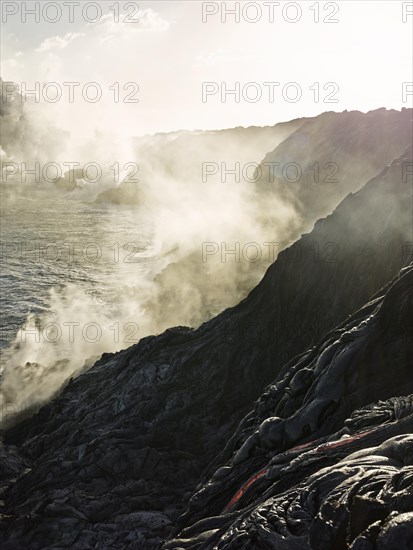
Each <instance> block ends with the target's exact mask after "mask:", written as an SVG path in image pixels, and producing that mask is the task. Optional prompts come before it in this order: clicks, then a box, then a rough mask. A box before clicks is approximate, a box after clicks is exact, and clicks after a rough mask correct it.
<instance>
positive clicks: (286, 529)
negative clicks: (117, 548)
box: [165, 264, 413, 550]
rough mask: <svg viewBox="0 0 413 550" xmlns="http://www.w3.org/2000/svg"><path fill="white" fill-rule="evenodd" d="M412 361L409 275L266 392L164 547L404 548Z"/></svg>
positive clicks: (408, 526)
mask: <svg viewBox="0 0 413 550" xmlns="http://www.w3.org/2000/svg"><path fill="white" fill-rule="evenodd" d="M412 356H413V264H411V265H410V267H407V268H405V269H403V270H402V271H401V273H400V275H399V276H398V277H397V278H396V279H395V280H394V281H393V282H392V283H391V284H390V285H388V286H387V287H386V288H385V289H384V290H383V292H380V293H379V295H378V296H376V297H374V299H372V300H371V301H370V302H369V303H368V304H366V306H364V307H363V308H361V309H360V310H359V311H357V312H356V313H355V314H354V315H353V316H351V317H350V318H349V319H348V321H346V323H345V324H344V325H342V326H340V327H338V328H337V329H336V330H334V331H333V332H332V333H330V334H329V335H327V337H326V338H324V339H323V340H322V341H321V342H320V343H319V344H317V346H315V347H314V348H313V349H311V350H309V351H308V352H306V353H304V354H303V355H302V356H300V357H298V358H296V359H295V360H294V361H293V362H292V363H290V365H289V367H288V370H287V371H286V373H285V375H284V376H283V377H282V378H280V379H279V381H278V382H277V383H275V384H273V385H270V386H269V387H268V388H267V389H266V391H265V392H264V394H263V395H262V396H261V397H260V399H259V400H258V401H257V403H256V405H255V407H254V409H253V410H252V411H251V412H250V413H249V414H248V415H247V416H246V417H245V418H244V419H243V421H242V422H241V424H240V426H239V428H238V430H237V431H236V433H235V434H234V436H233V437H232V438H231V440H230V441H229V443H228V444H227V446H226V449H225V450H224V451H223V452H222V453H221V455H220V456H219V458H218V459H217V460H216V461H214V468H216V470H215V472H214V474H213V475H212V477H210V479H209V480H208V481H207V482H206V481H204V482H203V483H202V484H201V485H200V486H199V488H198V491H197V493H196V494H195V495H194V496H193V497H192V499H191V501H190V503H189V506H188V512H187V513H186V514H185V516H184V517H183V518H182V519H181V521H180V524H181V525H188V524H190V525H191V524H192V525H191V527H187V528H186V529H184V530H183V531H182V533H181V534H180V535H179V536H178V538H177V539H175V540H172V541H170V542H169V543H168V544H166V545H165V547H166V548H201V547H202V548H205V549H207V548H210V549H212V548H225V549H229V548H231V549H232V548H234V549H235V548H237V549H238V548H274V549H275V548H286V549H287V548H303V549H304V548H306V549H308V548H314V549H326V550H327V549H333V548H334V549H336V548H347V547H348V546H349V545H352V546H351V547H352V548H359V549H361V548H392V547H391V546H386V545H385V544H384V541H387V542H386V544H388V543H389V540H391V539H392V540H394V546H393V547H394V548H408V547H409V546H408V543H409V542H411V541H413V524H412V519H413V475H412V474H413V468H412V467H413V434H410V435H408V434H409V432H412V430H413V395H412V394H411V392H413V376H412V373H413V372H412V371H413V364H412ZM405 394H407V395H406V396H405V397H403V395H405ZM392 396H397V397H392ZM383 400H384V401H383ZM368 403H376V404H374V405H368V406H367V404H368ZM363 406H364V407H365V408H361V409H360V407H363ZM353 411H354V412H353ZM346 418H347V419H346ZM376 522H377V524H376ZM373 524H374V525H373ZM201 540H202V541H203V544H202V546H201V545H200V544H199V543H200V541H201ZM367 541H369V543H370V544H371V545H370V546H368V542H367ZM396 542H397V545H396Z"/></svg>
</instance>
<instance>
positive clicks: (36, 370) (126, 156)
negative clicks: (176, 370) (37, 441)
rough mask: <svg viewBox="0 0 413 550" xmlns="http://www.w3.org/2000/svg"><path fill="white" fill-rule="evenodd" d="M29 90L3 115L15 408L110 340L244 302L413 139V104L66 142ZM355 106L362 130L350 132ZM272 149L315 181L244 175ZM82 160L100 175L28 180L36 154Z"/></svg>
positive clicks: (7, 382)
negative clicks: (281, 257) (324, 170)
mask: <svg viewBox="0 0 413 550" xmlns="http://www.w3.org/2000/svg"><path fill="white" fill-rule="evenodd" d="M18 99H19V96H18V94H16V96H15V97H13V101H12V102H11V103H6V107H4V106H3V107H2V113H1V115H2V119H3V120H5V122H6V125H5V128H6V134H7V136H8V138H9V139H6V140H5V141H4V144H2V145H3V149H2V157H3V159H6V161H7V162H9V163H10V162H11V163H15V166H14V168H15V167H16V166H17V168H18V170H16V172H15V173H13V174H11V175H10V174H8V175H7V177H6V178H5V180H4V179H3V180H2V182H3V183H2V185H1V192H2V218H3V219H2V257H1V260H2V264H3V265H4V269H3V271H4V275H3V277H2V295H3V304H2V312H3V316H2V323H3V328H2V335H1V347H2V384H1V402H2V403H4V404H10V405H11V407H12V408H13V407H15V408H16V412H17V411H18V410H20V409H24V408H26V407H32V406H34V405H35V404H39V403H42V402H44V401H45V400H47V399H50V398H51V397H52V396H53V395H55V394H56V392H57V391H59V389H61V387H62V385H63V384H64V383H65V382H66V381H67V380H68V379H70V377H71V376H74V375H76V374H78V373H79V372H81V371H82V370H83V369H85V368H87V367H89V366H91V365H93V363H94V361H95V360H96V359H98V358H99V357H100V356H101V354H102V353H104V352H116V351H118V350H120V349H123V348H127V347H129V346H130V345H132V344H133V343H136V342H137V341H139V339H140V338H142V337H144V336H147V335H151V334H158V333H160V332H162V331H164V330H165V329H167V328H169V327H172V326H177V325H184V326H189V327H194V328H196V327H198V326H199V325H200V324H201V323H203V322H204V321H206V320H208V319H210V318H212V317H213V316H214V315H216V314H218V313H220V312H221V311H222V310H224V309H225V308H227V307H230V306H233V305H235V304H237V303H238V302H239V301H240V300H242V299H243V298H244V297H245V296H246V295H247V294H248V292H249V291H250V290H251V289H252V288H253V287H254V286H255V285H256V284H257V283H258V282H259V281H260V279H261V278H262V276H263V274H264V273H265V270H266V268H267V267H268V266H269V265H270V264H271V263H272V262H273V261H274V260H275V258H276V256H277V254H278V253H279V252H280V251H281V250H282V249H284V248H285V247H286V246H288V244H290V243H291V242H293V241H294V240H295V239H296V238H297V237H299V236H300V233H302V232H303V231H307V230H309V229H311V226H312V223H314V221H316V219H318V218H319V217H321V216H324V215H327V214H328V213H329V212H330V211H331V209H332V208H334V206H336V205H337V204H338V202H339V201H340V200H341V198H343V197H344V196H345V195H346V194H347V193H348V192H350V191H355V190H357V189H359V188H360V187H361V186H362V185H363V183H364V182H365V181H367V180H368V179H369V178H370V177H373V176H374V175H376V173H377V170H379V167H381V166H384V165H385V164H384V165H383V162H384V163H385V161H384V158H385V157H386V158H387V162H391V161H392V160H393V159H394V158H395V157H396V156H399V154H400V151H401V150H403V149H404V148H405V147H406V145H408V144H409V143H410V141H409V140H410V134H409V132H410V126H409V120H410V118H411V112H408V111H407V110H405V111H404V112H397V111H386V110H379V111H377V112H375V114H374V113H373V114H366V115H365V114H363V113H360V112H353V113H352V114H351V117H350V114H349V113H341V114H340V113H331V114H327V115H320V117H316V118H313V119H299V120H293V121H290V122H288V123H281V124H277V125H275V126H272V127H262V128H257V127H250V128H234V129H230V130H221V131H217V132H186V131H180V132H172V133H171V134H157V135H154V136H144V137H141V138H135V139H126V138H121V137H118V136H116V135H111V136H107V135H102V134H96V135H95V139H94V140H92V141H88V140H86V141H82V140H81V139H75V138H74V139H72V140H68V139H67V136H66V137H65V135H64V133H62V132H59V131H56V140H53V139H51V140H38V141H36V142H35V143H34V144H33V148H30V146H29V144H28V142H30V136H31V135H32V133H33V132H36V128H37V125H38V124H41V121H42V120H43V123H42V131H44V128H43V126H44V124H45V123H46V122H47V123H48V122H49V120H48V119H47V116H46V115H47V113H42V115H44V118H43V119H42V117H40V118H39V113H38V112H37V114H36V116H34V114H33V112H32V107H33V106H32V105H30V103H25V104H23V105H22V104H21V103H20V102H19V101H18ZM35 107H36V109H35V110H36V111H37V109H38V108H39V106H35ZM371 116H373V117H374V119H375V120H376V122H377V128H378V132H381V133H380V135H381V136H382V141H383V145H382V148H381V149H380V151H379V152H378V153H376V149H375V148H374V147H372V148H371V149H369V151H368V152H367V153H368V156H369V159H370V160H369V159H364V158H363V159H362V162H360V163H359V162H356V163H354V154H355V153H354V150H357V147H358V145H357V140H360V141H361V142H365V141H366V138H367V137H368V136H369V135H370V129H369V125H368V124H364V125H360V124H359V123H358V121H359V120H362V119H363V120H364V118H366V117H371ZM349 117H350V119H349ZM388 118H389V119H391V120H392V121H393V120H394V121H395V123H394V124H388V123H387V119H388ZM353 119H354V120H353ZM343 120H347V121H348V120H350V122H349V123H348V124H349V126H350V129H351V131H352V132H353V133H354V139H352V140H347V141H346V140H344V141H341V136H342V134H341V133H340V131H339V129H340V125H341V124H342V121H343ZM51 123H53V121H51ZM22 128H23V131H22ZM386 128H390V130H389V131H387V133H386V134H385V137H384V134H383V132H384V130H385V129H386ZM50 131H51V132H52V133H53V132H54V130H53V125H52V126H50ZM40 133H41V132H40ZM318 133H320V136H321V138H320V139H318V140H315V139H314V136H316V135H318ZM289 136H293V139H292V141H291V140H290V141H289ZM333 138H334V140H335V141H336V142H335V141H334V140H333ZM303 139H305V140H307V141H306V143H307V146H306V147H303V146H302V141H303ZM323 140H324V141H323ZM332 140H333V142H334V148H333V152H334V154H333V155H332V153H331V151H330V149H329V144H331V143H332ZM51 144H52V145H51ZM285 144H287V145H285ZM310 144H312V147H313V148H312V149H311V148H309V145H310ZM59 147H60V150H59ZM285 149H286V150H285ZM392 149H394V150H392ZM337 151H339V152H340V155H339V154H338V153H337ZM271 152H272V153H271ZM267 154H269V156H270V160H274V159H275V160H281V161H282V165H283V164H284V163H285V162H287V161H288V162H290V161H292V162H293V163H295V164H297V162H300V163H301V164H300V165H299V166H300V169H301V168H302V170H303V178H302V180H301V181H300V182H299V183H298V184H296V185H295V187H294V186H292V185H291V184H290V183H289V182H286V181H285V180H284V181H283V180H282V179H280V177H279V174H277V173H276V174H275V176H276V177H275V181H274V182H272V183H271V184H269V182H268V178H267V181H265V177H264V178H263V181H259V182H252V181H251V175H252V172H251V170H250V171H249V173H248V174H249V177H245V172H244V173H243V174H242V175H241V177H237V176H234V174H233V171H234V167H235V166H236V165H237V164H238V165H239V170H240V171H241V172H243V168H245V166H248V165H251V164H252V165H253V166H252V167H253V168H254V165H255V166H256V167H258V166H259V163H261V162H262V161H263V159H266V158H267ZM68 159H70V162H73V161H75V160H76V162H78V163H80V165H82V164H83V165H84V164H85V163H87V162H94V163H95V164H97V165H98V166H99V167H100V168H101V169H102V174H101V177H100V178H99V181H96V182H90V181H88V180H87V178H85V177H84V174H83V173H81V174H73V175H75V177H74V179H72V181H70V178H69V177H68V173H65V174H64V175H63V178H61V179H60V180H57V181H56V182H53V181H52V182H50V181H45V180H43V179H41V178H40V179H39V181H35V182H34V181H33V178H32V179H30V175H29V176H28V177H27V181H24V180H23V178H22V165H21V163H22V162H26V163H27V165H28V166H29V167H31V168H32V167H33V165H34V164H35V163H36V162H38V163H42V162H43V163H44V162H46V161H47V162H50V161H56V162H60V163H62V162H68ZM314 161H320V164H321V166H323V163H324V162H332V161H334V162H335V166H336V167H337V171H338V173H339V176H340V179H339V180H337V181H338V182H339V184H336V183H334V185H330V184H329V185H326V184H325V183H324V181H325V177H324V176H325V174H322V178H321V180H320V183H317V184H316V183H315V182H314V178H313V174H312V173H311V171H310V170H309V166H311V165H312V164H313V163H314ZM116 162H117V163H118V164H119V167H120V170H119V181H116V182H115V181H114V177H113V170H112V168H111V167H113V165H114V163H116ZM205 164H207V165H208V170H209V173H208V177H205V176H206V173H205ZM130 165H133V166H134V167H138V168H139V170H138V172H137V174H138V180H139V181H130V178H129V181H128V174H126V175H125V166H130ZM261 166H263V165H261ZM12 168H13V167H12ZM227 171H228V173H227ZM126 172H128V170H126ZM211 172H212V173H211ZM3 175H4V174H3ZM69 175H70V173H69ZM129 175H130V174H129ZM68 182H69V184H70V185H68ZM302 191H304V192H302ZM307 195H308V196H307ZM320 197H322V199H323V200H322V201H320Z"/></svg>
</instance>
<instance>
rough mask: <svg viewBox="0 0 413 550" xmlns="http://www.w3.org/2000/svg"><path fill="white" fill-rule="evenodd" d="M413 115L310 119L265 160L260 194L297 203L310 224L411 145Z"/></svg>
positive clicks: (331, 114)
mask: <svg viewBox="0 0 413 550" xmlns="http://www.w3.org/2000/svg"><path fill="white" fill-rule="evenodd" d="M412 116H413V110H412V109H402V110H401V111H395V110H393V109H390V110H387V109H384V108H383V109H376V110H374V111H369V112H368V113H362V112H360V111H344V112H342V113H335V112H326V113H322V114H321V115H319V116H317V117H314V118H310V119H307V120H305V121H304V123H303V124H302V125H301V126H300V127H299V128H297V130H296V131H295V132H294V133H292V134H291V135H290V136H289V137H288V138H287V139H285V140H284V141H283V142H282V143H280V145H278V147H276V148H275V149H274V150H273V151H271V152H269V153H268V154H267V156H266V157H265V158H264V160H263V161H262V162H261V165H260V169H261V173H262V178H261V179H260V181H259V182H258V183H259V184H260V192H263V191H264V192H265V191H267V192H270V193H271V192H276V194H277V195H281V196H283V197H284V198H285V199H287V200H289V201H292V202H293V203H294V204H295V207H296V208H297V210H298V211H300V213H301V215H302V217H303V220H304V227H308V226H311V224H312V223H313V220H314V219H317V218H319V217H322V216H325V215H327V214H328V213H329V212H330V211H331V209H332V205H337V204H338V203H339V201H340V200H342V199H343V198H344V197H345V196H346V195H347V194H348V193H349V192H354V191H358V190H359V189H360V188H361V187H362V185H363V184H364V182H366V181H368V180H369V179H370V178H372V177H373V176H375V175H376V174H377V173H378V172H380V171H381V170H382V169H383V167H384V166H385V165H386V164H389V163H391V162H392V160H393V159H394V158H397V157H398V156H399V155H400V152H401V151H403V150H404V148H405V147H407V146H409V145H410V144H411V140H412ZM294 165H295V167H294ZM314 215H315V218H314V217H313V216H314Z"/></svg>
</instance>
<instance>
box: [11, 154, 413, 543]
mask: <svg viewBox="0 0 413 550" xmlns="http://www.w3.org/2000/svg"><path fill="white" fill-rule="evenodd" d="M411 162H412V154H411V150H408V151H406V152H405V154H404V155H403V156H402V157H401V158H399V159H398V160H396V161H394V162H393V163H392V164H391V165H390V166H388V167H387V168H386V169H385V170H383V171H382V172H381V173H380V174H379V175H378V176H376V177H375V178H373V179H372V180H370V181H369V182H368V183H367V184H366V185H365V186H364V187H363V188H362V189H361V190H360V191H358V192H357V193H355V194H353V195H349V196H348V197H346V199H344V200H343V201H342V203H341V204H340V205H339V206H338V207H337V209H336V210H335V211H334V212H333V214H331V215H330V216H328V217H327V218H325V219H322V220H320V221H319V222H317V223H316V225H315V227H314V229H313V231H312V232H311V233H309V234H307V235H304V236H303V237H302V238H301V239H300V240H299V241H297V242H296V243H295V244H294V245H293V246H292V247H290V248H289V249H287V250H285V251H284V252H282V253H281V254H280V256H279V257H278V259H277V261H276V262H275V263H274V264H273V265H272V266H271V267H270V268H269V270H268V271H267V273H266V275H265V277H264V278H263V280H262V281H261V283H260V284H259V285H258V286H257V287H256V288H255V289H254V290H253V291H252V292H251V293H250V294H249V296H248V297H247V298H246V299H245V300H243V301H242V302H241V303H240V304H239V305H238V306H236V307H234V308H231V309H228V310H226V311H224V312H223V313H222V314H221V315H219V316H218V317H216V318H214V319H213V320H211V321H210V322H208V323H205V324H204V325H202V326H201V327H200V328H199V329H198V330H191V329H188V328H184V327H177V328H174V329H170V330H168V331H166V332H165V333H163V334H162V335H160V336H158V337H148V338H145V339H143V340H142V341H141V342H140V343H139V344H137V345H136V346H133V347H131V348H129V349H127V350H125V351H122V352H120V353H118V354H115V355H104V356H103V357H102V359H101V360H100V361H98V363H96V365H95V366H94V367H93V368H92V369H91V370H89V371H88V372H87V373H85V374H83V375H81V376H79V377H78V378H77V379H76V380H73V381H71V382H70V383H69V384H68V385H67V387H66V388H65V389H64V390H63V392H62V393H61V394H60V395H59V396H58V397H57V398H56V399H55V400H54V401H52V402H51V403H49V404H48V405H46V406H44V407H43V408H42V409H41V410H40V411H39V412H38V413H37V414H36V415H35V416H34V417H32V418H30V419H28V420H26V421H24V422H22V423H21V424H19V425H17V426H15V427H14V428H11V429H10V430H8V431H7V432H6V434H5V439H4V442H5V446H3V447H2V452H1V463H2V464H3V472H2V480H3V481H2V483H3V487H4V492H5V500H6V508H5V514H4V516H3V520H2V527H3V529H4V532H5V537H4V539H5V540H4V544H3V548H5V549H6V550H7V549H19V548H31V549H34V550H36V549H40V548H49V547H50V548H69V547H70V548H74V549H81V548H145V549H146V548H147V549H151V548H158V547H159V546H160V545H161V544H162V543H163V541H164V540H165V538H167V537H168V536H169V537H174V538H173V539H171V540H170V541H169V542H168V543H166V547H169V548H184V547H190V548H201V547H205V548H212V547H214V545H221V546H218V547H223V548H242V547H245V548H254V547H256V548H267V547H268V548H272V547H277V548H283V547H284V548H307V547H308V544H309V543H308V542H307V541H308V536H310V541H311V540H313V541H314V542H311V544H312V546H313V547H314V548H345V547H346V544H347V542H345V541H346V537H347V538H348V537H350V538H351V537H353V539H354V540H355V541H356V540H357V537H358V539H360V540H358V541H357V544H364V542H363V540H362V538H360V537H362V536H363V537H364V538H365V539H366V541H367V542H366V543H365V546H358V547H355V548H357V549H358V550H360V549H361V548H370V547H371V548H374V546H370V547H369V546H366V545H367V544H370V542H368V541H376V540H377V541H380V540H381V538H383V537H384V538H386V537H393V536H400V532H403V530H406V529H408V527H407V526H408V525H409V521H410V516H409V515H407V516H406V515H403V514H408V512H409V511H411V503H410V504H409V502H410V501H409V498H410V497H409V493H408V484H409V483H411V477H410V478H409V477H406V475H407V474H406V471H405V467H408V465H409V462H408V461H409V460H410V459H411V442H410V440H409V439H408V438H403V437H399V438H398V439H391V438H392V437H393V436H400V435H402V434H405V433H408V432H409V431H411V429H410V428H411V426H410V418H409V414H410V412H411V399H410V398H409V397H405V398H403V399H402V398H399V399H395V400H394V399H393V400H391V398H397V397H399V396H402V395H404V396H407V395H408V394H409V393H410V392H413V388H412V385H411V380H412V377H411V375H410V374H411V373H410V371H409V367H410V364H409V361H408V359H409V357H411V351H412V340H411V334H412V333H411V331H409V330H408V327H409V326H410V325H409V323H410V321H409V320H411V293H410V292H411V286H412V284H411V282H412V281H411V276H412V271H411V269H405V270H404V271H403V267H404V266H407V265H408V264H409V262H410V259H409V253H410V255H411V248H410V247H409V243H410V244H411V243H412V242H413V233H412V183H411V177H410V178H408V177H407V176H406V172H407V171H408V170H407V168H406V167H408V166H411ZM400 270H402V271H401V273H400V274H399V272H400ZM398 274H399V275H398ZM395 277H396V279H395V280H393V279H394V278H395ZM392 280H393V282H390V281H392ZM383 287H384V288H383ZM382 288H383V290H381V289H382ZM360 308H361V309H360ZM354 312H356V313H354ZM350 314H352V317H350V318H348V315H350ZM272 381H275V382H274V383H273V384H271V385H270V386H268V387H267V388H266V386H267V385H268V384H269V383H271V382H272ZM265 388H266V389H265ZM264 390H265V391H264ZM263 391H264V394H263V395H261V394H262V392H263ZM260 396H261V397H260ZM257 399H258V401H257V402H256V404H255V406H254V401H256V400H257ZM389 399H390V401H388V402H386V403H379V404H378V405H376V406H374V407H370V408H369V404H371V403H372V402H375V401H376V402H377V401H379V400H389ZM245 415H247V416H245ZM243 418H244V419H243ZM242 419H243V420H242ZM395 420H397V421H395ZM240 421H241V424H240ZM361 431H365V432H368V433H366V434H365V435H363V436H362V434H360V432H361ZM343 435H344V436H346V435H349V436H350V437H349V438H348V437H345V438H344V439H340V438H341V437H342V436H343ZM317 439H318V440H319V441H318V442H315V441H314V440H317ZM339 439H340V442H339ZM360 441H361V443H360ZM386 441H387V443H385V442H386ZM299 445H307V446H306V447H304V448H303V447H301V448H298V447H297V446H299ZM372 445H374V446H377V445H379V447H378V449H377V450H376V451H374V452H373V451H368V452H366V453H365V456H361V455H354V454H353V455H351V453H352V451H354V450H357V449H360V448H365V447H371V446H372ZM305 451H306V452H305ZM369 453H370V454H371V453H373V455H372V456H374V457H376V455H377V456H378V458H373V459H371V458H370V455H369ZM375 453H376V454H375ZM294 457H297V458H296V460H293V458H294ZM409 457H410V458H409ZM346 461H347V462H346ZM365 463H366V464H367V466H365ZM329 466H330V467H331V466H334V468H333V469H331V470H325V469H323V468H324V467H329ZM365 472H367V473H365ZM368 472H370V474H371V479H370V478H369V479H370V481H369V483H372V484H373V485H374V487H373V486H372V485H369V483H367V481H366V480H367V477H368V475H369V473H368ZM372 472H373V473H372ZM280 473H282V475H280ZM364 476H367V477H364ZM386 476H387V477H386ZM373 478H374V479H373ZM355 479H357V480H358V479H360V484H359V485H356V487H357V491H358V495H357V496H360V498H361V497H363V498H364V488H365V490H366V493H367V494H368V495H372V496H370V497H369V498H371V499H373V500H374V502H375V503H373V504H371V506H370V504H369V502H367V503H366V502H365V499H364V500H363V498H361V501H360V503H358V504H357V506H360V507H361V508H360V509H361V510H362V512H360V513H358V512H357V513H356V512H354V511H352V510H349V508H348V507H346V505H345V499H346V498H347V497H348V498H349V497H350V493H351V495H352V494H353V492H355V491H356V490H355V489H352V487H354V480H355ZM197 483H198V486H197V488H196V492H195V495H194V496H193V497H192V499H191V500H190V502H189V504H188V505H187V501H188V499H189V497H190V496H191V494H192V493H193V491H194V488H195V486H196V484H197ZM380 483H382V485H383V486H381V485H380ZM343 487H344V488H345V490H344V489H343ZM335 488H337V490H336V489H335ZM340 491H341V492H340ZM346 491H347V492H346ZM357 491H356V492H357ZM374 491H376V492H374ZM356 492H355V494H356ZM395 493H397V494H395ZM410 494H411V493H410ZM263 495H264V496H263ZM376 495H378V496H377V498H376ZM234 497H235V498H234ZM330 497H331V498H330ZM333 497H337V499H338V500H339V501H340V502H343V506H341V508H340V506H338V504H337V505H336V504H335V501H334V499H333V500H331V499H332V498H333ZM269 499H270V500H269ZM271 499H272V500H271ZM329 499H330V500H329ZM340 499H341V500H340ZM267 501H268V502H267ZM376 501H377V504H376ZM409 506H410V509H409ZM393 509H394V510H395V511H396V512H397V511H398V512H400V514H399V515H398V516H397V517H392V516H391V514H390V515H389V513H388V512H389V510H393ZM318 511H320V514H319V515H317V514H318ZM321 511H322V513H321ZM181 513H183V516H182V518H181V519H178V518H179V516H180V514H181ZM311 514H313V515H311ZM349 517H350V519H348V518H349ZM314 518H315V519H314ZM331 518H333V519H331ZM346 518H347V519H346ZM353 518H354V519H353ZM376 518H377V521H379V520H380V521H381V523H380V524H379V525H376V523H375V522H376ZM358 520H360V522H359V523H357V521H358ZM349 522H350V527H348V524H349ZM317 523H318V525H319V527H317V525H316V524H317ZM314 525H316V527H314ZM370 525H371V527H369V526H370ZM366 528H367V529H370V531H369V533H367V534H366V535H361V533H365V531H366ZM283 529H284V530H283ZM347 529H350V531H349V532H350V533H351V534H350V535H348V533H347ZM280 532H281V534H280ZM409 532H410V531H409ZM343 533H344V535H343ZM395 533H396V534H395ZM397 533H399V535H398V534H397ZM282 537H284V539H283V538H282ZM311 537H313V538H311ZM329 537H330V538H329ZM334 537H335V538H334ZM350 538H348V541H349V542H350ZM353 539H352V540H353ZM335 540H337V541H338V543H337V545H336V543H335V542H334V543H331V544H330V542H329V541H335ZM395 540H396V539H395ZM274 541H276V542H274ZM360 541H361V542H360ZM323 544H324V546H322V545H323ZM329 544H330V546H329ZM372 544H373V543H372ZM374 544H376V542H374ZM380 544H382V543H380ZM242 545H244V546H242ZM254 545H255V546H254ZM271 545H272V546H271ZM282 545H284V546H282ZM286 545H287V546H286ZM294 545H295V546H294ZM306 545H307V546H306ZM385 547H386V546H383V545H382V546H381V547H380V546H379V543H377V548H385ZM388 547H389V546H388ZM389 548H390V547H389ZM401 548H402V546H401Z"/></svg>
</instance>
